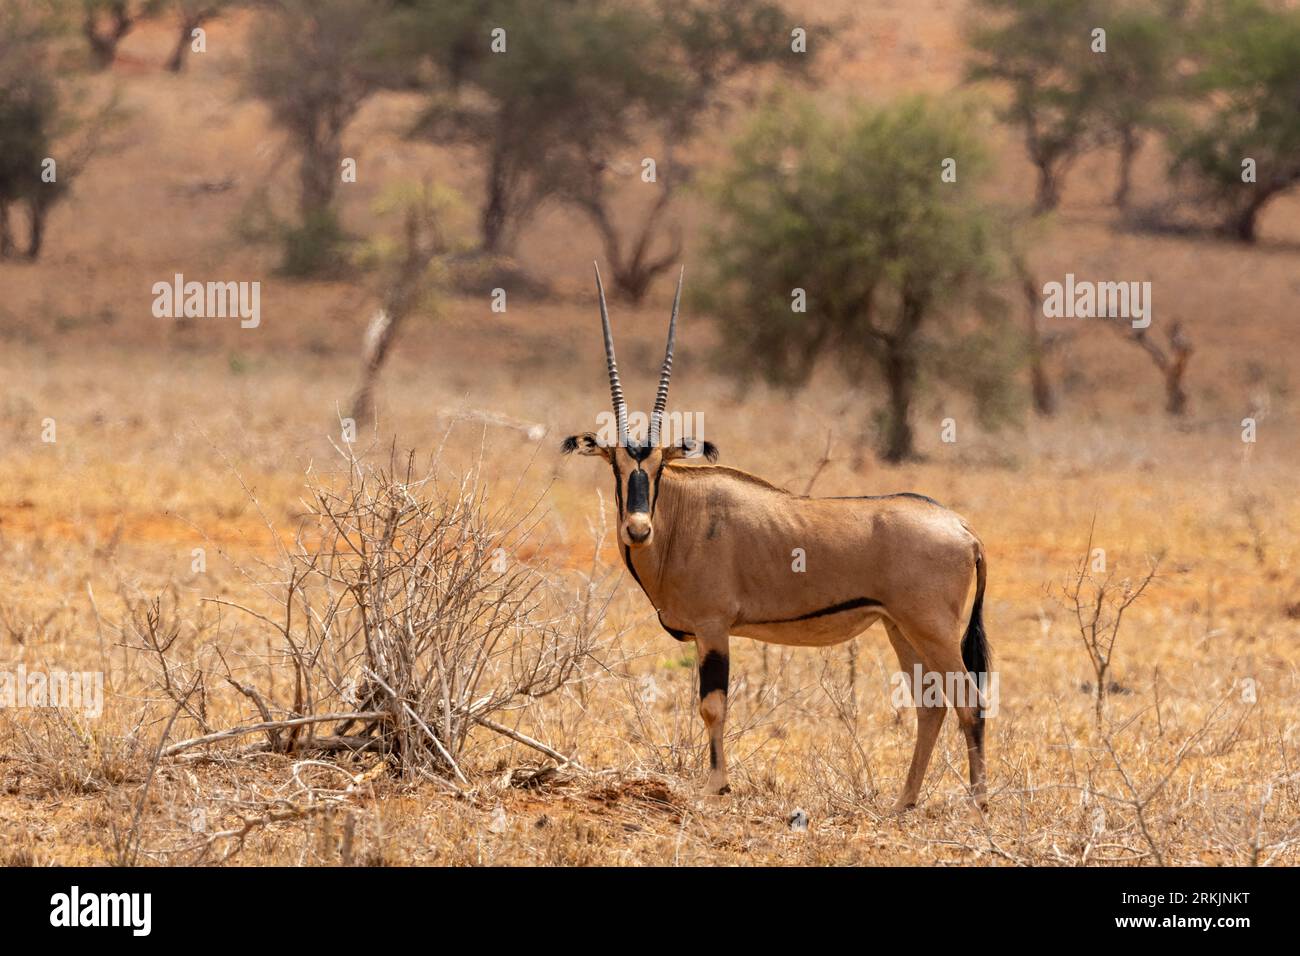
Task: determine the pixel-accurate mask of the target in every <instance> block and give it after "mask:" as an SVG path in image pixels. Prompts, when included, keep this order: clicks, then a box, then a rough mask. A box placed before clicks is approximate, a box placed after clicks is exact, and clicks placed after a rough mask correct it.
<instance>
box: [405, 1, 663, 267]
mask: <svg viewBox="0 0 1300 956" xmlns="http://www.w3.org/2000/svg"><path fill="white" fill-rule="evenodd" d="M654 26H655V25H654V20H653V17H652V15H651V13H650V12H649V10H648V9H645V8H643V7H642V6H640V5H636V4H630V3H621V4H611V3H603V2H596V0H574V2H570V3H549V4H536V3H530V2H528V0H482V2H472V0H427V2H423V3H417V4H416V5H414V6H413V7H412V8H411V9H410V10H409V11H408V13H407V15H406V16H405V17H401V18H399V20H398V27H397V29H398V30H399V31H400V33H401V37H402V39H401V41H400V42H401V45H402V46H404V47H405V49H406V50H407V52H408V55H410V56H414V57H418V58H420V59H422V60H425V61H427V62H429V63H431V64H432V65H433V67H434V68H435V70H436V77H435V78H433V79H432V81H431V82H430V83H429V84H428V88H429V90H430V94H429V105H428V108H427V110H426V111H425V113H424V115H423V117H422V118H421V120H420V123H419V125H418V128H417V130H416V132H417V133H418V134H419V135H422V136H425V137H428V138H430V139H433V140H435V141H437V142H441V143H449V142H459V143H466V144H469V145H471V146H473V147H475V148H477V149H479V150H480V151H481V152H482V154H483V159H482V165H483V172H484V179H485V182H484V193H483V195H484V198H483V202H482V207H481V209H480V214H479V234H480V245H481V248H482V250H483V251H484V252H486V253H489V254H496V253H508V252H509V251H510V249H511V246H512V245H513V241H514V239H515V237H516V236H517V234H518V229H519V227H520V226H521V225H522V224H523V223H524V222H526V221H527V220H528V219H529V217H530V216H531V215H532V214H533V213H534V212H535V211H536V210H537V209H538V207H539V206H540V205H541V204H542V203H543V202H545V201H546V200H548V199H551V198H553V197H555V196H556V195H557V194H558V193H559V192H560V191H561V189H562V188H563V187H564V186H565V185H566V184H567V183H568V182H569V181H570V180H571V179H572V177H573V176H574V175H575V169H576V166H575V156H576V150H575V146H576V145H577V144H579V143H582V142H590V143H597V144H598V143H604V142H613V141H616V140H622V139H623V137H624V136H625V133H624V130H623V127H624V126H625V124H626V121H627V116H628V112H629V107H630V105H631V104H635V103H638V102H642V101H644V100H645V99H646V98H647V97H649V96H652V95H654V94H655V93H656V91H664V92H665V93H667V92H669V88H670V87H671V86H672V84H673V82H674V80H673V78H672V76H671V75H670V74H669V72H668V71H667V69H666V64H662V63H661V62H660V58H659V57H657V56H655V48H656V44H657V43H658V42H660V38H659V37H658V36H657V35H656V31H655V28H654Z"/></svg>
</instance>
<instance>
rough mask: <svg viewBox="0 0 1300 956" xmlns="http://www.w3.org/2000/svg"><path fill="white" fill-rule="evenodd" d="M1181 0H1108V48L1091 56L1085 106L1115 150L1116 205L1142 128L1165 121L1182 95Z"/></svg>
mask: <svg viewBox="0 0 1300 956" xmlns="http://www.w3.org/2000/svg"><path fill="white" fill-rule="evenodd" d="M1182 5H1183V4H1182V3H1181V0H1172V2H1166V3H1161V4H1159V5H1157V4H1155V3H1152V2H1149V0H1144V2H1127V3H1111V4H1110V9H1109V11H1108V12H1107V13H1106V15H1105V16H1104V18H1103V21H1102V26H1103V27H1104V29H1105V30H1106V52H1105V53H1104V54H1099V55H1096V56H1094V57H1093V58H1092V60H1091V64H1092V69H1093V74H1094V75H1093V80H1092V82H1091V83H1089V84H1088V85H1089V86H1090V87H1091V89H1092V93H1091V99H1090V100H1089V102H1088V104H1087V106H1088V107H1089V108H1090V109H1091V111H1092V112H1093V114H1094V116H1095V118H1096V121H1095V126H1096V128H1097V130H1098V132H1099V134H1100V135H1101V136H1102V137H1103V138H1104V139H1105V140H1107V141H1108V142H1112V143H1113V144H1114V146H1115V148H1116V149H1117V150H1118V151H1119V168H1118V177H1117V185H1116V187H1115V205H1117V206H1119V207H1121V208H1123V207H1125V206H1127V205H1128V201H1129V194H1130V192H1131V189H1132V170H1133V161H1134V159H1135V158H1136V157H1137V154H1138V151H1139V150H1140V149H1141V147H1142V141H1143V138H1144V137H1145V135H1146V133H1147V132H1149V131H1151V130H1160V129H1163V128H1164V126H1165V120H1166V109H1167V107H1169V105H1170V104H1171V102H1172V100H1173V99H1174V98H1175V97H1176V96H1177V95H1179V94H1180V92H1181V90H1182V87H1183V85H1184V84H1182V83H1181V82H1180V80H1179V76H1178V62H1179V58H1180V56H1181V55H1182V52H1183V49H1184V43H1185V34H1184V22H1183V20H1182V18H1181V16H1180V11H1181V7H1182Z"/></svg>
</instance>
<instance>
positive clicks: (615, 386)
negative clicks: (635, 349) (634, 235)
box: [592, 262, 627, 445]
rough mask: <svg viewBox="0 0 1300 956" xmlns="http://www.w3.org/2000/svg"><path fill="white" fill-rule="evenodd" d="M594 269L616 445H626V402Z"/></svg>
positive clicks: (599, 283)
mask: <svg viewBox="0 0 1300 956" xmlns="http://www.w3.org/2000/svg"><path fill="white" fill-rule="evenodd" d="M592 265H593V266H595V267H596V291H597V292H598V293H599V294H600V324H601V328H602V329H603V330H604V333H605V364H606V365H607V366H608V367H609V394H610V397H611V398H613V400H614V414H615V415H616V416H617V417H618V443H619V444H620V445H626V444H627V402H626V400H624V398H623V383H622V382H620V381H619V378H618V362H616V361H614V332H613V330H612V329H611V328H610V327H609V309H608V308H606V306H605V285H604V283H603V282H601V281H600V265H599V264H597V263H596V262H592Z"/></svg>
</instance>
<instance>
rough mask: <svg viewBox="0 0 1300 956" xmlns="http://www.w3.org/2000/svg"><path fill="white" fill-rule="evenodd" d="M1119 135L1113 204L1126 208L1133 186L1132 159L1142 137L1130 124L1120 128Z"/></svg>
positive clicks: (1134, 157)
mask: <svg viewBox="0 0 1300 956" xmlns="http://www.w3.org/2000/svg"><path fill="white" fill-rule="evenodd" d="M1119 136H1120V138H1119V185H1118V186H1116V188H1115V205H1116V206H1118V207H1119V208H1120V209H1127V208H1128V199H1129V192H1130V190H1131V189H1132V186H1133V160H1134V159H1136V158H1137V153H1138V149H1139V148H1140V147H1141V146H1142V139H1141V137H1139V136H1138V133H1137V130H1135V129H1134V128H1133V127H1132V126H1125V127H1124V128H1123V129H1121V130H1120V134H1119Z"/></svg>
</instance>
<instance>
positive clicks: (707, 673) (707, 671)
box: [700, 651, 731, 700]
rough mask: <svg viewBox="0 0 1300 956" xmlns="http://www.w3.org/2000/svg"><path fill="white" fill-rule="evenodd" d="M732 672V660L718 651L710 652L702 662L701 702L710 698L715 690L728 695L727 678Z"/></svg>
mask: <svg viewBox="0 0 1300 956" xmlns="http://www.w3.org/2000/svg"><path fill="white" fill-rule="evenodd" d="M730 670H731V658H730V657H728V656H727V655H726V654H719V653H718V652H717V651H709V652H708V653H706V654H705V655H704V658H703V659H702V660H701V661H700V700H704V698H706V697H708V696H709V695H710V694H712V693H713V692H714V691H715V690H720V691H722V693H723V695H724V696H725V695H726V693H727V676H728V673H729V671H730Z"/></svg>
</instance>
